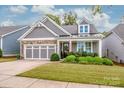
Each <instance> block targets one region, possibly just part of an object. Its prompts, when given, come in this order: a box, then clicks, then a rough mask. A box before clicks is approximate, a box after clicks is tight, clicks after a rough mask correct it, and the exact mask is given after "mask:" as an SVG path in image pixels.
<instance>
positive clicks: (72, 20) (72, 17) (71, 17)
mask: <svg viewBox="0 0 124 93" xmlns="http://www.w3.org/2000/svg"><path fill="white" fill-rule="evenodd" d="M76 21H77V15H76V14H73V13H72V12H71V11H70V12H69V13H65V15H64V24H65V25H73V24H76Z"/></svg>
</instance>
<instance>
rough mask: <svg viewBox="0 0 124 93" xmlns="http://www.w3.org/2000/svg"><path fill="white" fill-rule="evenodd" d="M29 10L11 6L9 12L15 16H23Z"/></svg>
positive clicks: (20, 6)
mask: <svg viewBox="0 0 124 93" xmlns="http://www.w3.org/2000/svg"><path fill="white" fill-rule="evenodd" d="M27 10H28V8H27V7H25V6H23V5H18V6H10V8H9V11H10V12H12V13H15V14H23V13H25V12H26V11H27Z"/></svg>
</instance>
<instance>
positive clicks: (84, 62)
mask: <svg viewBox="0 0 124 93" xmlns="http://www.w3.org/2000/svg"><path fill="white" fill-rule="evenodd" d="M78 61H79V63H80V64H87V63H88V61H87V59H86V57H79V58H78Z"/></svg>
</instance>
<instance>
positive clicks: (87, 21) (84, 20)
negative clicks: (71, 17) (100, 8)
mask: <svg viewBox="0 0 124 93" xmlns="http://www.w3.org/2000/svg"><path fill="white" fill-rule="evenodd" d="M79 24H92V23H91V22H90V21H89V20H88V19H86V18H85V17H83V18H82V19H81V21H80V22H79Z"/></svg>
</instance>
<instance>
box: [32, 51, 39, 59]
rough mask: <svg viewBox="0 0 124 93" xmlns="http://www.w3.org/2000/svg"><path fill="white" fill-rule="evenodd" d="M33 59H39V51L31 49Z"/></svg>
mask: <svg viewBox="0 0 124 93" xmlns="http://www.w3.org/2000/svg"><path fill="white" fill-rule="evenodd" d="M33 58H39V49H33Z"/></svg>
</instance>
